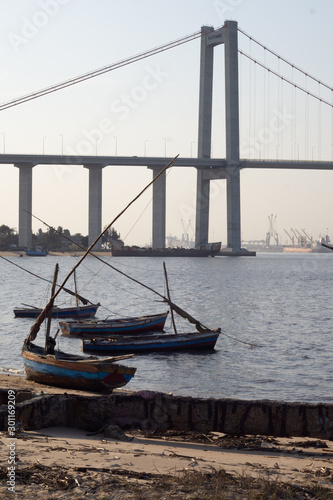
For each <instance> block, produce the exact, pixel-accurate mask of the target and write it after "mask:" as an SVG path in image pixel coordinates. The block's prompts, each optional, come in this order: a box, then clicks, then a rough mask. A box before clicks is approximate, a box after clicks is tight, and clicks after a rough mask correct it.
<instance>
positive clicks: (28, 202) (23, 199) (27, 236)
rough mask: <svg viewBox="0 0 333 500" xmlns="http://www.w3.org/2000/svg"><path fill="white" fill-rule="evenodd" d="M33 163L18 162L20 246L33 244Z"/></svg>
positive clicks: (16, 165)
mask: <svg viewBox="0 0 333 500" xmlns="http://www.w3.org/2000/svg"><path fill="white" fill-rule="evenodd" d="M34 166H35V164H33V163H16V164H15V167H18V168H19V224H18V225H19V228H18V229H19V237H18V244H19V246H20V247H27V248H29V247H31V245H32V223H31V219H32V216H31V213H32V168H33V167H34Z"/></svg>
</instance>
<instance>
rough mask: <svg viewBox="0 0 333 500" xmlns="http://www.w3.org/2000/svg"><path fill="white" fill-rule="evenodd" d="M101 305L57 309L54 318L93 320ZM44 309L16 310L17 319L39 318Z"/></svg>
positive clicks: (53, 313)
mask: <svg viewBox="0 0 333 500" xmlns="http://www.w3.org/2000/svg"><path fill="white" fill-rule="evenodd" d="M99 306H100V304H90V305H85V306H73V307H57V306H54V307H53V309H52V318H58V319H61V318H80V319H84V318H93V317H94V316H95V314H96V312H97V309H98V308H99ZM41 312H42V309H41V308H39V307H34V306H27V307H22V308H16V309H14V314H15V317H16V318H38V316H39V315H40V313H41Z"/></svg>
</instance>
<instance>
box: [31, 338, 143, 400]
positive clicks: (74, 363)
mask: <svg viewBox="0 0 333 500" xmlns="http://www.w3.org/2000/svg"><path fill="white" fill-rule="evenodd" d="M22 356H23V362H24V369H25V372H26V376H27V378H28V379H29V380H33V381H34V382H38V383H40V384H47V385H52V386H56V387H64V388H67V389H79V390H83V391H96V392H112V390H113V389H115V388H117V387H122V386H124V385H126V384H127V383H128V382H129V381H130V380H131V378H132V377H133V376H134V374H135V371H136V368H133V367H128V366H122V365H119V364H118V363H116V361H120V360H121V359H125V358H127V357H128V356H117V357H112V358H106V359H104V360H101V359H99V358H97V357H91V358H90V357H86V356H76V355H74V354H67V353H64V352H62V351H54V352H53V354H52V353H50V354H47V353H45V350H44V348H43V347H39V346H37V345H35V344H33V343H31V342H27V341H26V342H25V343H24V345H23V349H22Z"/></svg>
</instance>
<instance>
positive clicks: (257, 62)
mask: <svg viewBox="0 0 333 500" xmlns="http://www.w3.org/2000/svg"><path fill="white" fill-rule="evenodd" d="M238 52H239V53H240V54H242V55H243V56H244V57H247V58H248V59H250V60H251V61H253V62H255V63H256V64H259V66H261V67H262V68H264V69H266V70H267V71H269V73H271V74H272V75H274V76H277V77H278V78H281V80H283V81H285V82H287V83H289V84H290V85H292V86H293V87H295V88H297V89H298V90H301V91H302V92H305V93H306V94H308V95H309V96H311V97H313V98H314V99H317V100H318V101H320V102H322V103H324V104H327V105H328V106H330V107H331V108H332V107H333V103H331V102H328V101H327V100H326V99H323V98H322V97H318V96H317V95H316V94H313V92H310V91H309V90H306V89H305V88H303V87H301V86H300V85H298V84H297V83H294V82H293V81H292V80H290V79H289V78H286V77H285V76H281V75H279V73H277V72H276V71H274V70H273V69H271V68H268V67H267V66H265V65H264V64H263V63H261V62H260V61H258V60H256V59H254V58H253V57H251V56H250V55H248V54H245V52H243V51H242V50H238ZM294 68H295V66H294ZM295 69H297V68H295ZM307 76H308V77H310V75H307ZM310 78H311V77H310ZM319 83H320V82H319ZM331 90H333V89H331ZM0 110H1V108H0Z"/></svg>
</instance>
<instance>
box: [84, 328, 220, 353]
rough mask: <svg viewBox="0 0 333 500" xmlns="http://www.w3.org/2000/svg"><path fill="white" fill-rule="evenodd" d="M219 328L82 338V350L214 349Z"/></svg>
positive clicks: (98, 351)
mask: <svg viewBox="0 0 333 500" xmlns="http://www.w3.org/2000/svg"><path fill="white" fill-rule="evenodd" d="M220 332H221V330H220V329H219V328H218V329H217V330H214V331H213V330H212V331H208V332H203V333H200V332H194V333H183V334H177V335H175V334H171V335H142V336H139V337H137V336H136V337H127V336H126V337H125V336H119V335H117V336H114V337H112V338H109V339H92V340H82V350H83V352H90V353H95V354H98V355H103V354H108V355H110V354H116V353H117V354H120V353H122V354H125V353H126V354H129V353H131V354H140V353H150V352H177V351H193V350H196V351H198V350H199V351H203V350H208V349H214V347H215V344H216V341H217V339H218V337H219V335H220Z"/></svg>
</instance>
